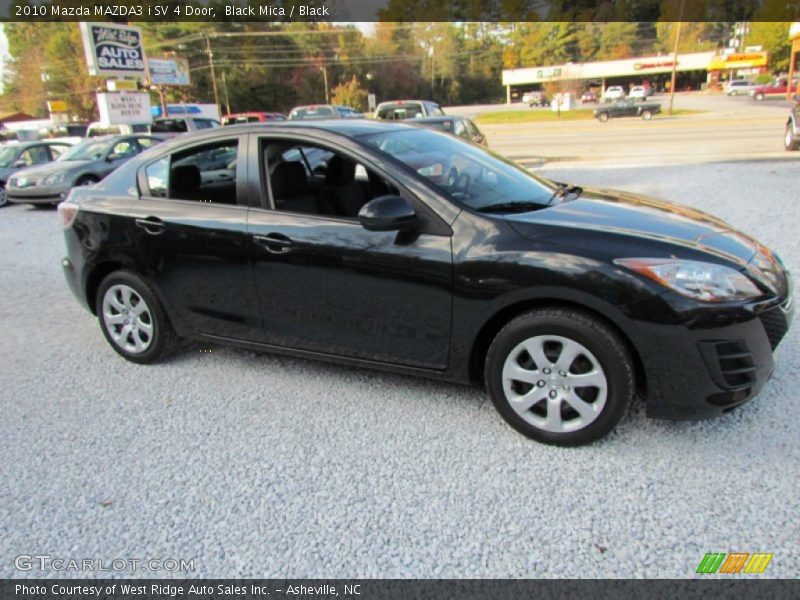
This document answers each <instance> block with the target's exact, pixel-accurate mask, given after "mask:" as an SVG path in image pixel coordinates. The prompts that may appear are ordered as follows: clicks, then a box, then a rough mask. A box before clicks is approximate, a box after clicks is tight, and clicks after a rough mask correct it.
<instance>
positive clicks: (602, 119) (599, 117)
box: [597, 112, 608, 123]
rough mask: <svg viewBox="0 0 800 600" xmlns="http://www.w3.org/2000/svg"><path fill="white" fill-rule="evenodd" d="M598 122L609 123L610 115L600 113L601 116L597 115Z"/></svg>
mask: <svg viewBox="0 0 800 600" xmlns="http://www.w3.org/2000/svg"><path fill="white" fill-rule="evenodd" d="M597 120H598V121H600V122H601V123H605V122H606V121H608V113H604V112H602V113H600V114H599V115H597Z"/></svg>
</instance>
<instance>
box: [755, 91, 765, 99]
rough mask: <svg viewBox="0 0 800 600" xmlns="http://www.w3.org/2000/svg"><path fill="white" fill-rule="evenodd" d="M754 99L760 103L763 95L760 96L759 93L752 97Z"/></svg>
mask: <svg viewBox="0 0 800 600" xmlns="http://www.w3.org/2000/svg"><path fill="white" fill-rule="evenodd" d="M754 98H755V99H756V100H758V101H761V100H763V99H764V94H762V93H761V92H759V93H758V94H756V95H755V96H754Z"/></svg>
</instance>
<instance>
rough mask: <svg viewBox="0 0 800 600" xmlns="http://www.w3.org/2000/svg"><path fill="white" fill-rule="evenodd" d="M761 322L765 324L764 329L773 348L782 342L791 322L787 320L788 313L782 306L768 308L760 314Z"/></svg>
mask: <svg viewBox="0 0 800 600" xmlns="http://www.w3.org/2000/svg"><path fill="white" fill-rule="evenodd" d="M758 318H759V319H760V320H761V324H762V325H763V326H764V331H765V332H766V333H767V339H769V345H770V346H771V347H772V349H773V350H775V348H777V347H778V344H780V343H781V340H782V339H783V336H785V335H786V332H787V331H788V330H789V323H788V322H787V320H786V315H785V314H783V311H782V310H781V309H780V307H777V308H773V309H771V310H767V311H764V312H762V313H761V314H760V315H758Z"/></svg>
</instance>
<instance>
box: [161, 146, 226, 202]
mask: <svg viewBox="0 0 800 600" xmlns="http://www.w3.org/2000/svg"><path fill="white" fill-rule="evenodd" d="M238 149H239V145H238V140H226V141H223V142H215V143H213V144H206V145H203V146H196V147H194V148H190V149H188V150H184V151H182V152H176V153H175V154H172V155H171V156H166V157H163V158H161V159H159V160H157V161H155V162H153V163H150V164H149V165H147V166H146V167H145V176H146V178H147V187H148V188H149V189H150V196H155V197H157V198H172V199H175V200H191V201H195V202H213V203H216V204H236V161H237V158H238Z"/></svg>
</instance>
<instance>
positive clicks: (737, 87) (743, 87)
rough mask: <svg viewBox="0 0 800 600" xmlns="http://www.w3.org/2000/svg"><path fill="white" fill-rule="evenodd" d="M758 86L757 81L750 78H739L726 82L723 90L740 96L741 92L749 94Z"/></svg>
mask: <svg viewBox="0 0 800 600" xmlns="http://www.w3.org/2000/svg"><path fill="white" fill-rule="evenodd" d="M757 87H758V85H756V83H755V82H753V81H750V80H748V79H737V80H735V81H729V82H728V83H726V84H725V85H724V86H723V88H722V91H723V92H725V93H726V94H728V96H738V95H739V94H749V93H750V90H754V89H756V88H757Z"/></svg>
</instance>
